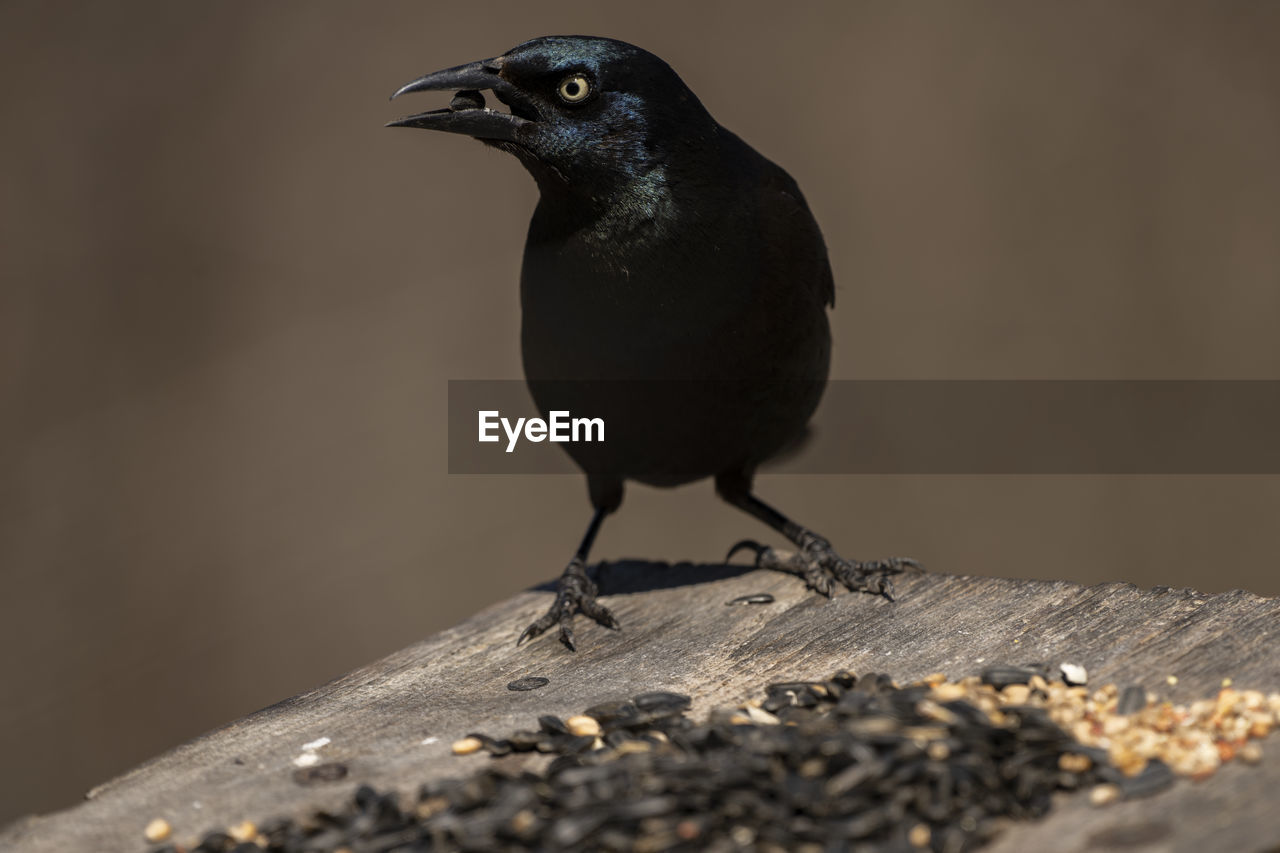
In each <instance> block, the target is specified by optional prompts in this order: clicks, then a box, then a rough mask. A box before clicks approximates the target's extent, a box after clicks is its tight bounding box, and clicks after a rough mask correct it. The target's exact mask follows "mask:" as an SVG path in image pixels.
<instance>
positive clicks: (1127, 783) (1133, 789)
mask: <svg viewBox="0 0 1280 853" xmlns="http://www.w3.org/2000/svg"><path fill="white" fill-rule="evenodd" d="M1173 782H1174V776H1173V771H1172V770H1170V769H1169V765H1167V764H1165V763H1164V762H1163V761H1161V760H1160V759H1158V758H1152V759H1149V760H1148V761H1147V766H1146V767H1144V768H1142V772H1140V773H1139V774H1138V775H1137V776H1126V777H1124V778H1122V779H1120V780H1119V782H1118V783H1117V784H1118V785H1119V786H1120V793H1121V794H1122V795H1124V798H1125V799H1127V800H1133V799H1137V798H1138V797H1149V796H1151V795H1152V794H1158V793H1160V792H1161V791H1163V790H1165V789H1167V788H1169V787H1170V786H1171V785H1173Z"/></svg>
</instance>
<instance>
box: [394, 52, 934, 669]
mask: <svg viewBox="0 0 1280 853" xmlns="http://www.w3.org/2000/svg"><path fill="white" fill-rule="evenodd" d="M437 89H458V90H462V91H460V92H459V93H458V95H457V96H456V97H455V98H454V101H453V103H452V104H451V105H450V107H449V108H447V109H441V110H434V111H431V112H427V113H421V114H419V115H415V116H410V117H408V118H405V119H401V120H399V121H397V122H393V123H392V124H393V125H396V126H403V127H419V128H426V129H434V130H443V131H449V132H455V133H463V134H467V135H470V136H473V137H475V138H478V139H480V140H481V141H483V142H485V143H487V144H489V145H492V146H494V147H497V148H500V149H502V150H504V151H507V152H509V153H511V154H513V155H515V156H516V157H517V158H518V159H519V160H520V162H521V163H523V164H524V166H525V167H526V168H527V169H528V170H529V172H530V173H531V174H532V175H533V177H534V179H535V180H536V181H537V184H538V187H539V190H540V193H541V198H540V200H539V202H538V206H537V209H536V210H535V211H534V214H533V221H532V222H531V223H530V226H529V234H528V239H527V242H526V245H525V252H524V264H523V269H522V274H521V281H520V299H521V308H522V331H521V338H522V340H521V345H522V346H521V350H522V355H523V360H524V370H525V376H526V378H527V380H528V382H529V387H530V390H531V392H532V394H533V397H534V400H535V402H536V403H537V405H538V408H539V409H540V410H541V411H542V412H543V414H544V415H545V414H547V413H548V412H550V411H552V410H565V411H570V412H573V413H575V414H577V413H584V414H590V415H591V416H593V417H603V418H604V421H605V423H606V425H607V429H608V434H607V439H606V441H605V442H603V443H596V444H588V443H578V444H570V445H566V447H567V449H568V450H569V452H570V454H571V455H572V456H573V458H574V460H575V461H576V462H577V463H578V465H579V466H580V467H581V468H582V470H583V471H584V472H585V473H586V475H587V481H588V490H589V493H590V498H591V503H592V506H593V508H594V514H593V516H592V520H591V523H590V525H589V527H588V529H587V533H586V536H585V537H584V539H583V542H582V544H581V546H580V547H579V548H578V550H577V552H576V554H575V555H574V557H573V559H572V560H571V561H570V563H569V566H568V568H567V569H566V570H565V572H564V574H563V576H562V577H561V581H560V586H559V593H558V595H557V598H556V602H555V603H554V604H553V605H552V607H551V609H550V610H549V611H548V612H547V614H546V615H544V616H543V617H542V618H541V619H539V620H537V621H536V622H534V623H533V624H532V625H530V626H529V628H528V629H526V631H525V633H524V634H523V635H521V640H522V641H523V640H524V639H527V638H529V637H532V636H536V635H538V634H540V633H542V632H543V631H545V630H546V629H548V628H550V627H551V626H553V625H557V624H558V625H559V626H560V636H561V640H562V641H563V642H564V643H565V645H567V646H569V648H573V647H574V643H573V633H572V629H571V623H572V619H573V616H574V615H575V614H576V613H578V612H582V613H584V614H586V615H588V616H590V617H591V618H593V619H595V620H596V621H597V622H599V623H600V624H602V625H606V626H608V627H616V622H615V621H614V619H613V616H612V615H611V614H610V613H609V611H608V610H607V609H606V608H604V607H603V606H602V605H601V604H599V603H598V602H597V601H596V589H595V587H594V585H593V584H592V582H591V581H590V579H589V578H588V577H587V574H586V559H587V554H588V552H589V550H590V547H591V544H592V542H593V540H594V539H595V536H596V533H597V531H598V530H599V528H600V524H601V522H602V520H603V519H604V517H605V516H606V515H608V514H609V513H611V512H613V511H614V510H616V509H617V508H618V506H619V505H620V504H621V502H622V495H623V487H624V483H625V482H626V481H627V480H636V481H639V482H644V483H649V484H652V485H658V486H672V485H678V484H680V483H685V482H691V481H693V480H698V479H703V478H706V477H714V478H715V483H716V490H717V493H718V494H720V496H721V497H723V498H724V499H725V500H726V501H728V502H729V503H731V504H733V505H735V506H737V507H739V508H741V509H743V510H745V511H747V512H749V513H750V514H752V515H754V516H756V517H757V518H759V519H760V520H762V521H764V522H765V523H767V524H769V525H770V526H771V527H773V528H774V529H775V530H777V531H778V532H780V533H781V534H783V535H784V536H785V537H786V538H787V539H788V540H790V541H791V542H792V543H793V544H794V545H795V546H797V548H798V551H797V552H796V553H795V554H784V553H779V552H777V551H775V550H774V549H772V548H768V547H765V546H762V545H759V544H758V543H755V542H750V541H745V542H741V543H739V544H738V545H736V546H734V548H733V549H731V551H730V556H732V554H733V553H734V552H735V551H737V550H738V549H739V548H749V549H751V550H753V551H754V552H755V555H756V562H757V564H758V565H760V566H762V567H767V568H773V569H779V570H783V571H787V572H791V573H793V574H797V575H800V576H801V577H803V578H804V579H805V581H806V583H807V584H808V585H809V586H810V587H812V588H813V589H815V590H817V591H818V592H821V593H823V594H825V595H830V594H831V592H832V590H833V588H834V584H835V583H836V582H838V583H841V584H843V585H844V586H846V587H848V588H849V589H851V590H862V591H868V592H873V593H878V594H883V595H885V596H886V597H889V596H890V594H891V589H892V587H891V585H890V581H889V577H888V575H890V574H893V573H896V572H899V571H902V569H903V568H904V567H906V566H914V565H915V563H914V562H913V561H911V560H905V559H901V558H892V559H888V560H877V561H869V562H861V561H854V560H846V559H843V558H841V557H840V556H839V555H838V554H836V552H835V551H834V550H833V549H832V548H831V546H830V544H829V543H828V542H827V541H826V540H825V539H824V538H822V537H821V536H818V535H817V534H815V533H813V532H812V531H810V530H808V529H806V528H804V527H802V526H800V525H798V524H796V523H794V522H792V521H790V520H789V519H787V518H786V517H785V516H783V515H782V514H781V513H779V512H777V511H776V510H774V509H773V508H771V507H769V506H768V505H766V504H765V503H763V502H762V501H760V500H759V499H758V498H756V497H755V496H754V495H753V494H752V493H751V483H752V478H753V476H754V473H755V470H756V468H757V467H758V466H759V465H760V464H761V463H762V462H764V461H765V460H767V459H769V458H770V457H772V456H774V455H776V454H777V453H779V452H780V451H782V450H783V449H784V448H786V447H787V446H788V445H791V444H794V443H796V442H797V441H798V440H799V439H800V438H801V437H802V436H803V435H804V432H805V429H806V423H807V422H808V420H809V417H810V416H811V415H812V414H813V411H814V409H815V408H816V407H817V405H818V401H819V399H820V398H821V395H822V390H823V386H824V384H825V382H826V378H827V371H828V365H829V361H830V352H831V336H830V330H829V327H828V323H827V316H826V312H827V309H828V307H830V306H832V305H833V304H834V301H835V291H834V285H833V281H832V275H831V267H830V264H829V263H828V260H827V251H826V246H825V244H824V242H823V239H822V234H821V232H820V231H819V229H818V225H817V223H816V222H815V221H814V218H813V215H812V213H810V211H809V207H808V205H807V204H806V203H805V200H804V196H803V195H802V194H801V192H800V189H799V187H797V186H796V183H795V181H793V180H792V179H791V176H790V175H788V174H787V173H786V172H785V171H783V170H782V169H781V168H780V167H778V166H777V165H775V164H774V163H772V162H771V161H769V160H768V159H766V158H765V157H763V156H761V155H760V154H759V153H757V152H756V151H755V150H754V149H752V148H751V147H750V146H749V145H747V144H746V143H745V142H743V141H742V140H741V139H739V138H738V137H737V136H735V135H734V134H733V133H731V132H729V131H728V130H726V129H725V128H723V127H721V126H720V125H719V124H718V123H717V122H716V121H715V119H713V118H712V117H711V115H710V114H709V113H708V112H707V110H706V109H705V108H704V107H703V105H702V104H701V102H700V101H699V100H698V98H697V97H696V96H695V95H694V94H693V92H691V91H690V90H689V88H688V87H687V86H686V85H685V84H684V82H683V81H681V79H680V78H679V77H678V76H677V75H676V73H675V72H674V71H673V70H672V69H671V68H670V67H669V66H668V65H667V64H666V63H665V62H663V61H662V60H661V59H659V58H658V57H656V56H654V55H653V54H650V53H648V52H646V51H644V50H641V49H640V48H637V47H635V46H633V45H629V44H626V43H624V42H620V41H615V40H612V39H604V38H594V37H586V36H551V37H546V38H539V39H534V40H532V41H529V42H525V43H524V44H521V45H519V46H517V47H515V48H513V49H512V50H510V51H508V52H507V53H505V54H503V55H501V56H498V57H494V58H493V59H488V60H483V61H481V62H474V63H470V64H467V65H460V66H457V67H454V68H449V69H446V70H444V71H438V72H436V73H434V74H429V75H427V76H425V77H422V78H419V79H418V80H415V81H414V82H412V83H409V84H408V85H406V86H404V87H403V88H401V89H400V90H399V91H398V92H397V93H396V95H395V96H399V95H401V94H404V93H407V92H417V91H423V90H437ZM478 90H491V91H492V92H493V93H494V95H495V96H496V97H497V99H498V100H499V101H501V102H502V103H503V104H505V105H507V106H508V107H509V108H510V112H509V113H507V112H501V111H498V110H491V109H488V108H486V107H485V106H484V98H483V96H482V95H480V94H479V91H478ZM395 96H393V97H395Z"/></svg>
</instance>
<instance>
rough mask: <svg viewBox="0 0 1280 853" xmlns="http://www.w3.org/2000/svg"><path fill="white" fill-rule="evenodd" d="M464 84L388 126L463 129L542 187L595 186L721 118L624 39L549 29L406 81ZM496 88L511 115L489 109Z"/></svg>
mask: <svg viewBox="0 0 1280 853" xmlns="http://www.w3.org/2000/svg"><path fill="white" fill-rule="evenodd" d="M442 89H443V90H459V92H458V94H457V95H456V96H455V97H454V99H453V103H452V104H451V105H450V106H449V107H448V108H445V109H438V110H432V111H430V112H425V113H419V114H417V115H412V116H408V117H406V118H402V119H399V120H398V121H393V122H391V123H390V125H388V126H391V127H418V128H424V129H427V130H443V131H445V132H448V133H462V134H466V135H468V136H471V137H474V138H476V139H479V140H481V141H482V142H485V143H487V144H489V145H493V146H495V147H497V148H500V149H502V150H504V151H508V152H510V153H512V154H514V155H516V156H517V157H518V158H519V159H520V161H521V162H522V163H524V165H525V166H526V168H528V169H529V171H530V172H532V173H533V176H534V178H535V179H537V181H538V183H539V185H540V186H542V188H543V191H544V193H545V192H546V191H547V190H548V189H552V190H564V189H572V188H575V187H576V188H578V189H580V190H583V191H590V192H592V193H597V192H600V191H606V190H607V189H608V188H609V187H610V186H619V185H622V184H624V183H626V182H628V181H632V180H635V179H636V178H642V177H643V176H644V175H645V174H647V173H648V172H650V171H652V170H653V169H655V168H657V167H661V166H665V165H666V164H667V162H668V161H669V160H670V159H671V157H672V154H673V153H674V152H675V151H677V150H681V149H683V150H686V151H688V150H697V148H698V146H699V145H700V144H705V142H706V139H707V137H709V136H711V135H714V134H715V132H716V124H715V122H714V120H712V118H711V116H710V115H708V114H707V111H706V110H705V109H704V108H703V106H702V104H701V103H699V102H698V99H697V98H696V97H695V96H694V94H693V93H692V92H691V91H689V88H688V87H687V86H686V85H685V84H684V82H683V81H682V80H681V79H680V78H679V77H678V76H677V75H676V73H675V72H674V71H672V70H671V68H670V67H669V66H668V65H667V64H666V63H665V62H663V61H662V60H661V59H659V58H658V57H656V56H654V55H653V54H651V53H648V52H647V51H644V50H641V49H640V48H638V47H635V46H633V45H630V44H627V43H626V42H621V41H615V40H613V39H606V38H595V37H590V36H546V37H544V38H538V39H533V40H532V41H527V42H525V43H524V44H521V45H519V46H517V47H514V48H512V49H511V50H509V51H507V52H506V53H504V54H502V55H501V56H496V57H494V58H492V59H485V60H481V61H479V62H471V63H468V64H466V65H458V66H455V67H453V68H446V69H445V70H443V71H437V72H435V73H433V74H428V75H426V76H425V77H420V78H418V79H417V80H414V81H413V82H411V83H408V84H406V85H404V86H402V87H401V88H400V89H399V90H398V91H397V92H396V93H395V94H394V95H392V96H391V97H392V98H397V97H399V96H401V95H404V94H407V93H410V92H422V91H427V90H442ZM481 90H489V91H492V92H493V94H494V96H495V97H496V98H497V99H498V100H499V101H501V102H502V103H503V104H505V105H506V106H507V107H508V108H509V109H510V112H509V113H508V112H503V111H501V110H495V109H490V108H487V107H486V106H485V101H484V96H483V95H482V94H480V92H481Z"/></svg>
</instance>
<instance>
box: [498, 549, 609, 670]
mask: <svg viewBox="0 0 1280 853" xmlns="http://www.w3.org/2000/svg"><path fill="white" fill-rule="evenodd" d="M597 594H598V590H597V589H596V585H595V583H593V582H592V580H591V578H589V577H587V567H586V565H585V564H584V563H583V561H582V560H581V559H579V558H578V557H574V558H573V559H572V560H570V561H569V566H568V568H566V569H565V570H564V574H562V575H561V576H560V581H559V583H558V584H557V585H556V600H555V601H554V602H552V604H551V606H550V607H549V608H547V612H546V613H544V614H542V616H540V617H538V619H536V620H535V621H534V622H533V623H532V624H530V625H529V627H528V628H525V629H524V631H523V632H522V633H521V634H520V638H519V639H518V640H516V645H517V646H521V645H524V643H525V642H526V641H528V640H532V639H533V638H534V637H537V636H538V635H539V634H542V633H543V632H544V631H546V630H547V629H548V628H550V627H551V626H552V625H559V626H560V642H561V643H563V644H564V646H565V648H567V649H568V650H569V651H571V652H576V651H577V650H578V647H577V644H575V643H574V638H573V617H574V616H576V615H577V614H579V613H581V614H583V615H584V616H588V617H590V618H591V619H594V620H595V621H596V622H597V623H598V624H600V625H603V626H604V627H606V628H610V629H612V630H615V631H616V630H618V620H617V619H615V618H614V617H613V614H612V613H610V612H609V608H607V607H605V606H604V605H603V604H601V603H600V602H598V601H596V595H597Z"/></svg>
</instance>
